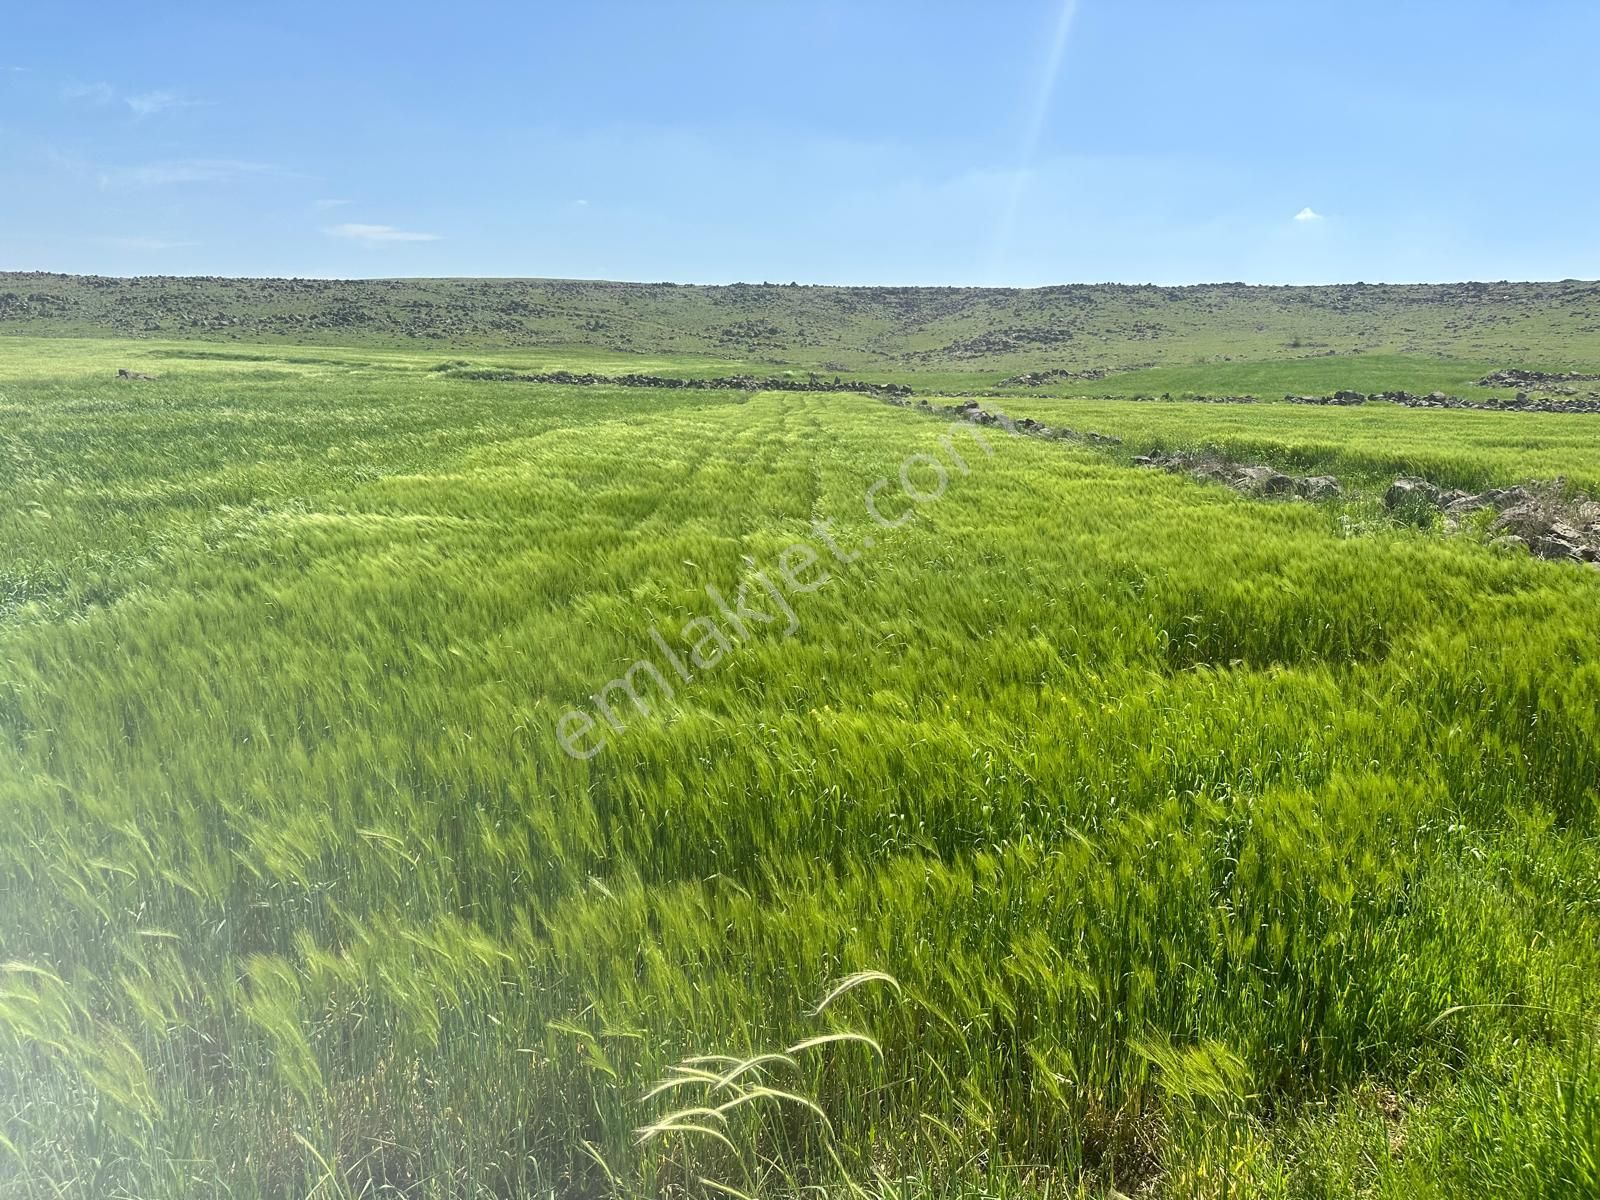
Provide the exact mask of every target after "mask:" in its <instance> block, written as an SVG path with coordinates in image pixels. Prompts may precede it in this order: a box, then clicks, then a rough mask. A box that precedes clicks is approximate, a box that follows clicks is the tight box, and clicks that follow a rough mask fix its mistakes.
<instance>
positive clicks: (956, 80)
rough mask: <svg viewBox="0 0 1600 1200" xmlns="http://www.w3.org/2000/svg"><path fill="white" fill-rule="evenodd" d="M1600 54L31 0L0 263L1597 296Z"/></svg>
mask: <svg viewBox="0 0 1600 1200" xmlns="http://www.w3.org/2000/svg"><path fill="white" fill-rule="evenodd" d="M1597 45H1600V5H1597V4H1594V3H1592V2H1591V0H1551V2H1543V3H1542V2H1539V0H1520V2H1516V0H1505V2H1503V3H1486V2H1481V0H1454V2H1452V3H1422V2H1413V3H1406V2H1405V0H1386V2H1383V3H1378V2H1368V0H1350V2H1342V3H1335V2H1332V0H1328V2H1324V3H1301V2H1295V0H1272V2H1270V3H1269V2H1264V0H1263V2H1235V3H1206V2H1203V0H1189V2H1185V3H1180V2H1176V0H1172V2H1168V0H1079V2H1078V3H1076V4H1071V3H1067V4H1065V5H1064V4H1063V3H1062V2H1061V0H1049V2H1045V3H1024V2H1021V0H1018V2H1014V3H1008V2H1007V0H993V2H991V3H988V4H985V5H981V6H980V5H978V4H960V5H958V4H947V3H937V2H934V3H927V2H922V3H891V2H888V0H881V2H875V0H856V2H852V3H846V2H838V3H835V2H826V3H809V4H797V3H781V2H774V3H761V2H759V0H744V2H742V3H670V2H664V0H658V2H657V3H626V4H624V3H607V2H605V0H598V2H595V3H587V4H568V3H561V4H553V3H524V4H494V5H491V4H482V3H475V2H474V0H455V2H453V3H449V4H419V3H412V2H411V0H392V2H390V3H385V4H368V3H329V2H326V0H325V2H323V3H318V4H301V3H295V2H292V0H291V2H288V3H275V4H270V5H268V4H256V3H249V2H242V3H231V4H217V3H214V2H212V3H206V4H200V3H164V4H148V5H142V4H141V5H135V4H110V3H106V4H94V5H89V4H74V3H58V4H38V5H32V6H27V7H26V8H25V7H24V6H22V5H20V4H19V5H13V6H10V11H9V12H8V13H7V15H6V16H5V18H4V22H3V27H0V268H3V269H19V270H35V269H38V270H58V271H74V272H99V273H105V274H191V273H204V274H241V275H245V274H247V275H322V276H352V275H359V276H393V275H496V276H506V275H516V276H528V275H542V276H570V277H583V278H609V279H642V280H658V279H672V280H678V281H683V282H727V281H733V280H748V281H755V282H759V281H762V280H771V281H774V282H778V281H782V282H788V281H789V280H792V279H793V280H799V281H802V282H816V283H902V284H911V283H925V284H941V283H951V284H973V283H993V284H1014V285H1036V284H1046V283H1058V282H1095V281H1104V280H1115V281H1123V282H1146V281H1150V282H1160V283H1185V282H1200V281H1228V280H1243V281H1247V282H1286V283H1313V282H1330V281H1338V280H1356V279H1363V280H1366V281H1368V282H1374V281H1380V280H1384V281H1397V282H1403V281H1415V280H1450V279H1468V278H1470V279H1501V278H1514V279H1559V278H1566V277H1579V278H1594V277H1596V276H1600V219H1597V218H1600V211H1597V210H1600V204H1597V199H1596V198H1597V196H1600V153H1597V150H1600V73H1597V72H1595V71H1593V70H1592V69H1590V68H1589V67H1587V66H1586V65H1585V62H1586V56H1588V55H1589V54H1590V52H1591V51H1592V50H1593V49H1594V47H1595V46H1597ZM1297 218H1298V219H1297Z"/></svg>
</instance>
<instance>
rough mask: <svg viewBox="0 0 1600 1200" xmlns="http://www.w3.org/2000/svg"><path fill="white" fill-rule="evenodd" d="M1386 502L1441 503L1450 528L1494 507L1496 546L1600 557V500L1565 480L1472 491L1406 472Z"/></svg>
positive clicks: (1582, 558) (1552, 555)
mask: <svg viewBox="0 0 1600 1200" xmlns="http://www.w3.org/2000/svg"><path fill="white" fill-rule="evenodd" d="M1384 503H1385V504H1386V505H1387V506H1388V507H1389V508H1391V509H1394V508H1399V507H1401V506H1403V505H1416V504H1425V505H1428V506H1431V507H1434V508H1437V509H1439V510H1440V511H1441V512H1443V514H1444V516H1445V519H1446V525H1447V528H1451V529H1454V528H1456V527H1458V526H1459V524H1460V522H1461V521H1462V520H1463V519H1465V518H1467V517H1469V516H1471V515H1472V514H1473V513H1475V512H1481V511H1484V510H1486V509H1487V510H1493V511H1495V512H1496V513H1498V514H1499V515H1498V516H1496V517H1495V519H1494V521H1493V523H1492V524H1491V525H1490V527H1489V529H1490V532H1491V533H1492V534H1493V535H1494V536H1493V537H1492V538H1491V539H1490V542H1489V545H1491V546H1493V547H1495V548H1496V549H1501V550H1504V549H1508V548H1510V547H1512V546H1516V547H1520V548H1521V549H1523V550H1526V551H1527V552H1529V553H1531V554H1533V555H1535V556H1536V557H1538V558H1544V559H1549V560H1551V561H1553V562H1588V563H1600V503H1596V502H1595V501H1593V500H1589V499H1586V498H1584V497H1572V496H1570V495H1567V494H1566V493H1565V490H1564V487H1563V484H1562V481H1561V480H1554V481H1552V482H1550V483H1548V484H1542V485H1528V486H1518V487H1509V488H1491V489H1490V490H1488V491H1486V492H1479V493H1477V494H1476V495H1472V494H1468V493H1466V492H1447V491H1444V490H1443V489H1441V488H1439V487H1438V486H1437V485H1436V484H1433V483H1430V482H1429V481H1427V480H1426V479H1417V478H1414V477H1411V476H1402V477H1400V478H1399V479H1396V480H1395V481H1394V483H1393V484H1391V485H1390V486H1389V490H1388V492H1387V493H1386V494H1385V495H1384Z"/></svg>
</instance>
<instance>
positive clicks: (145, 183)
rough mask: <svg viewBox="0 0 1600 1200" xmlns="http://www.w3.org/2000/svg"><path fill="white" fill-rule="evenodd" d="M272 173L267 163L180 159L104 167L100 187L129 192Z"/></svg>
mask: <svg viewBox="0 0 1600 1200" xmlns="http://www.w3.org/2000/svg"><path fill="white" fill-rule="evenodd" d="M274 170H275V169H274V168H273V167H272V166H270V165H268V164H267V163H257V162H245V161H243V160H242V159H236V158H179V159H170V160H168V161H165V162H153V163H144V164H142V165H139V166H133V167H105V168H103V169H102V170H101V171H100V186H101V187H102V188H103V189H106V190H108V191H128V190H135V189H139V188H152V187H164V186H167V185H169V184H178V183H225V182H227V181H229V180H232V179H238V178H241V177H243V176H246V175H262V174H268V173H273V172H274Z"/></svg>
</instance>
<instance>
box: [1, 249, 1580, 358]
mask: <svg viewBox="0 0 1600 1200" xmlns="http://www.w3.org/2000/svg"><path fill="white" fill-rule="evenodd" d="M5 334H33V335H83V336H118V337H132V338H160V339H163V340H171V339H182V338H197V339H205V340H208V341H216V340H230V339H232V340H239V341H253V342H262V341H268V342H272V341H278V342H289V343H304V344H335V343H337V344H343V345H351V344H357V345H417V344H424V345H426V344H438V345H441V346H445V345H467V346H506V347H513V346H592V347H596V348H603V349H607V350H613V351H619V352H625V353H629V352H631V353H639V354H662V353H677V354H697V355H705V356H709V357H716V358H727V359H741V360H746V361H755V362H771V363H791V364H803V365H809V366H816V367H820V368H824V369H828V368H831V369H836V370H849V369H858V368H865V367H875V368H880V369H881V368H888V367H893V368H895V369H897V370H901V371H905V372H908V373H915V372H917V371H919V370H925V369H939V368H953V369H961V368H964V367H969V366H972V367H977V366H982V367H983V368H985V369H987V368H990V367H994V368H997V369H1002V370H1003V369H1006V368H1008V367H1013V366H1014V367H1015V368H1017V369H1019V370H1030V371H1038V370H1055V371H1104V370H1108V369H1111V370H1115V369H1126V368H1130V367H1138V366H1156V365H1163V364H1169V363H1192V362H1197V361H1203V360H1205V359H1207V358H1211V359H1214V360H1216V361H1222V360H1223V359H1227V358H1234V357H1244V358H1250V359H1271V358H1309V357H1315V356H1326V355H1336V354H1346V353H1354V352H1365V353H1373V352H1380V353H1410V354H1426V355H1449V356H1457V357H1463V358H1474V359H1482V360H1494V361H1497V362H1515V363H1519V364H1534V365H1541V366H1568V365H1573V366H1581V365H1585V364H1592V363H1600V284H1596V283H1585V282H1573V281H1567V282H1562V283H1464V284H1448V285H1407V286H1393V285H1366V284H1359V283H1357V284H1350V285H1340V286H1332V287H1247V286H1245V285H1243V284H1212V285H1205V286H1198V287H1182V288H1169V287H1154V286H1141V287H1135V286H1123V285H1112V284H1102V285H1074V286H1065V287H1051V288H1038V289H1030V290H1019V289H1009V288H893V287H867V288H839V287H801V286H796V285H792V284H790V285H768V284H761V285H753V284H735V285H732V286H726V287H699V286H680V285H674V284H665V283H656V284H643V283H603V282H591V281H576V280H554V279H373V280H319V279H223V278H171V277H143V278H131V279H120V278H107V277H102V276H69V275H54V274H37V273H27V274H23V273H0V335H5Z"/></svg>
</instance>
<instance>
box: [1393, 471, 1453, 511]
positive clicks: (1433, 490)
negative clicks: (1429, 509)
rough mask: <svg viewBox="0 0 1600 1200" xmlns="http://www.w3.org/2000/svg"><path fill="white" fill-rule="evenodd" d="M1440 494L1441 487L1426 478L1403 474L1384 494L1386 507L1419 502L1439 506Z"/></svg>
mask: <svg viewBox="0 0 1600 1200" xmlns="http://www.w3.org/2000/svg"><path fill="white" fill-rule="evenodd" d="M1440 494H1441V493H1440V491H1439V489H1438V488H1437V487H1435V486H1434V485H1433V484H1431V483H1429V482H1428V481H1427V480H1426V479H1418V478H1416V477H1415V476H1411V475H1402V476H1401V477H1400V478H1399V479H1396V480H1395V481H1394V482H1393V483H1391V484H1390V485H1389V490H1388V491H1387V492H1385V493H1384V494H1383V503H1384V506H1385V507H1386V508H1399V507H1400V506H1401V505H1405V504H1418V503H1420V504H1430V505H1435V506H1437V505H1438V503H1439V497H1440Z"/></svg>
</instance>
